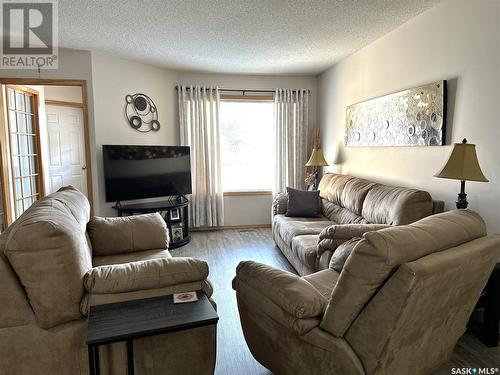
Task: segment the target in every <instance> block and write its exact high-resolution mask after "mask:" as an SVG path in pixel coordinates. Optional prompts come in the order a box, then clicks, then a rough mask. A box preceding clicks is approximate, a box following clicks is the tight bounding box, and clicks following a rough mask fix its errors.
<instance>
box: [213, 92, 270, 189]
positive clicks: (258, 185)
mask: <svg viewBox="0 0 500 375" xmlns="http://www.w3.org/2000/svg"><path fill="white" fill-rule="evenodd" d="M273 111H274V109H273V101H272V100H262V99H259V100H248V99H244V100H241V99H240V100H235V99H222V100H221V102H220V134H221V164H222V188H223V189H224V191H225V192H230V191H269V190H272V185H273V174H274V151H273V148H274V142H273V140H274V131H273V129H274V126H273V121H274V112H273Z"/></svg>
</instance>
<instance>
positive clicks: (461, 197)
mask: <svg viewBox="0 0 500 375" xmlns="http://www.w3.org/2000/svg"><path fill="white" fill-rule="evenodd" d="M468 205H469V202H467V194H465V193H460V194H458V200H457V208H458V209H465V208H467V206H468Z"/></svg>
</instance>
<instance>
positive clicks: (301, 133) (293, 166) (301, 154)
mask: <svg viewBox="0 0 500 375" xmlns="http://www.w3.org/2000/svg"><path fill="white" fill-rule="evenodd" d="M274 115H275V126H276V129H275V134H276V136H275V151H276V152H275V175H276V178H275V183H274V189H273V193H274V194H276V193H279V192H282V191H285V190H286V187H287V186H289V187H293V188H296V189H304V188H305V182H304V178H305V173H306V167H305V164H306V162H307V157H308V155H307V153H308V150H309V147H308V134H309V90H303V89H297V90H289V89H277V90H276V92H275V95H274Z"/></svg>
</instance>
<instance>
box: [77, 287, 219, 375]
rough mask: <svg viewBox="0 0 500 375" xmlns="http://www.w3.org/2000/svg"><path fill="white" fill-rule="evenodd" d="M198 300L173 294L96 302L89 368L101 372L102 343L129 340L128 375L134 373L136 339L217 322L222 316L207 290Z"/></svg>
mask: <svg viewBox="0 0 500 375" xmlns="http://www.w3.org/2000/svg"><path fill="white" fill-rule="evenodd" d="M197 293H198V301H197V302H190V303H179V304H174V302H173V296H172V295H168V296H162V297H154V298H147V299H141V300H134V301H125V302H117V303H110V304H106V305H99V306H93V307H91V309H90V314H89V320H88V333H87V345H88V350H89V371H90V374H91V375H99V346H100V345H104V344H112V343H115V342H120V341H125V342H126V343H127V369H128V375H133V374H134V344H133V340H134V339H137V338H141V337H148V336H154V335H161V334H163V333H168V332H173V331H180V330H185V329H190V328H195V327H201V326H207V325H213V324H217V322H218V320H219V317H218V315H217V312H216V311H215V309H214V308H213V306H212V304H211V303H210V301H209V299H208V297H207V296H206V295H205V293H203V292H201V291H198V292H197Z"/></svg>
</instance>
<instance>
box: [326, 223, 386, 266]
mask: <svg viewBox="0 0 500 375" xmlns="http://www.w3.org/2000/svg"><path fill="white" fill-rule="evenodd" d="M390 226H391V225H389V224H334V225H330V226H328V227H326V228H324V229H323V230H322V231H321V232H320V234H319V240H318V248H317V250H316V251H317V254H316V256H317V258H318V259H319V258H321V256H322V255H323V253H325V252H326V251H331V252H332V254H333V253H334V252H335V250H336V249H337V247H339V246H340V245H342V244H343V243H344V242H347V241H349V240H350V239H352V238H355V237H362V236H363V234H365V233H367V232H372V231H375V230H380V229H384V228H389V227H390ZM328 261H329V260H328Z"/></svg>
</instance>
